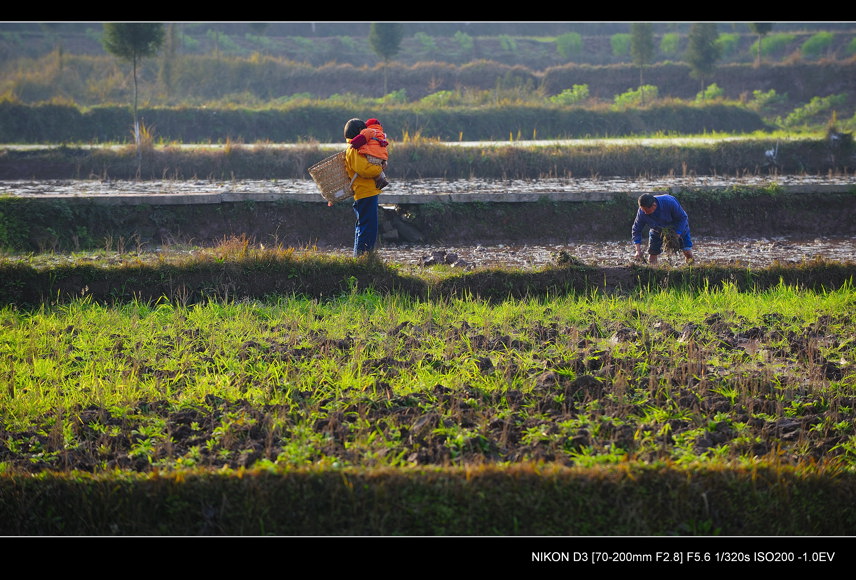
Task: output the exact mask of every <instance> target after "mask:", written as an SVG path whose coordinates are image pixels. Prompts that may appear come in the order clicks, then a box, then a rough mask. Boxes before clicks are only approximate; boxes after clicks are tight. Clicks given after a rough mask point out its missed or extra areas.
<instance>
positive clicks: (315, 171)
mask: <svg viewBox="0 0 856 580" xmlns="http://www.w3.org/2000/svg"><path fill="white" fill-rule="evenodd" d="M309 175H311V176H312V179H313V181H315V184H316V185H317V186H318V189H320V190H321V196H322V197H323V198H324V199H326V200H327V201H329V202H331V203H336V202H337V201H342V200H344V199H348V198H351V197H354V191H353V190H352V189H351V182H352V180H351V178H350V177H348V172H347V171H346V170H345V152H344V151H340V152H339V153H336V154H335V155H331V156H330V157H327V158H326V159H322V160H321V161H319V162H318V163H316V164H315V165H313V166H312V167H310V168H309Z"/></svg>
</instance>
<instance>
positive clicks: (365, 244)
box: [345, 119, 386, 257]
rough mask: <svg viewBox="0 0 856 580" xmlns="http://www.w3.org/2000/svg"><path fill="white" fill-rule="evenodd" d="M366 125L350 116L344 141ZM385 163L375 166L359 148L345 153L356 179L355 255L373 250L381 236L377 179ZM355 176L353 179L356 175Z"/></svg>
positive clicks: (353, 186) (349, 167)
mask: <svg viewBox="0 0 856 580" xmlns="http://www.w3.org/2000/svg"><path fill="white" fill-rule="evenodd" d="M365 128H366V124H365V122H363V121H361V120H360V119H351V120H350V121H348V122H347V123H345V140H346V141H347V142H348V143H350V142H351V139H353V138H354V137H356V136H357V135H359V134H360V131H362V130H363V129H365ZM385 165H386V163H384V164H383V165H375V164H374V163H371V162H369V160H368V159H366V156H365V155H360V153H359V151H358V150H357V149H354V148H353V147H348V149H347V152H346V153H345V169H346V170H347V171H348V177H350V178H351V179H353V183H352V184H351V189H353V190H354V214H356V216H357V223H356V227H355V229H354V257H357V256H360V255H361V254H365V253H367V252H372V251H374V247H375V243H377V235H378V203H377V202H378V195H380V189H378V187H377V184H376V183H375V179H376V178H377V177H378V176H379V175H380V174H381V173H382V172H383V169H384V167H385ZM355 173H356V174H357V175H356V179H354V174H355Z"/></svg>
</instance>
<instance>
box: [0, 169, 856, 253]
mask: <svg viewBox="0 0 856 580" xmlns="http://www.w3.org/2000/svg"><path fill="white" fill-rule="evenodd" d="M771 183H775V184H777V185H780V186H783V187H784V186H786V187H804V188H811V187H815V186H816V187H819V188H822V187H824V186H849V185H854V184H856V179H854V178H853V177H849V176H839V177H833V176H808V175H803V176H788V175H781V176H775V177H774V178H771V177H770V176H754V177H752V176H750V177H743V178H721V177H711V176H696V177H692V178H681V177H671V178H668V179H622V178H609V179H541V180H480V179H459V180H443V179H424V180H417V181H401V182H394V183H392V184H391V185H390V186H389V188H387V189H386V190H384V194H399V195H400V194H408V195H413V196H417V197H418V196H420V195H432V194H438V193H449V194H458V195H464V196H465V195H467V194H485V193H487V194H501V193H503V192H505V193H508V194H516V193H530V194H531V193H535V194H543V193H548V192H561V193H574V192H576V193H580V194H586V193H590V192H603V191H622V192H629V193H631V194H635V193H636V192H638V193H642V192H646V191H654V190H656V188H662V187H664V186H667V185H668V186H670V187H673V188H675V187H677V188H681V187H736V186H745V187H763V186H765V185H769V184H771ZM0 192H2V193H4V194H7V195H13V196H21V197H37V198H41V199H51V198H53V199H61V198H70V197H71V198H81V197H82V198H99V197H101V198H103V197H110V196H113V195H126V196H127V195H132V196H133V195H146V196H151V198H152V199H157V198H159V197H160V196H167V195H187V194H202V193H206V194H214V195H217V194H228V193H231V194H237V195H240V194H251V193H260V192H269V193H274V194H296V195H305V196H310V199H315V197H314V196H315V195H316V194H318V191H317V188H316V186H315V185H314V183H313V182H312V181H311V180H308V179H302V180H300V179H296V180H279V181H274V182H272V181H231V182H212V181H204V180H187V181H98V180H44V181H6V182H0ZM319 198H320V195H319ZM387 199H390V197H387ZM319 205H321V204H319ZM341 205H342V206H343V207H342V208H337V211H338V212H339V213H336V212H334V211H325V210H326V208H325V210H320V211H319V210H314V211H310V212H306V213H302V214H301V215H299V216H294V217H292V218H291V219H290V220H289V217H288V216H287V215H285V216H284V215H281V214H282V213H284V212H276V213H275V214H273V213H271V214H268V213H265V212H256V213H254V214H252V215H247V216H244V217H240V216H236V215H234V214H233V215H232V216H231V217H227V218H226V219H225V220H224V217H223V215H221V214H225V213H227V212H220V211H219V209H218V210H217V214H216V215H215V216H213V218H212V219H211V220H210V222H209V223H202V222H204V218H200V217H199V216H194V220H195V224H194V227H195V228H196V229H195V230H193V231H179V229H178V228H171V227H170V226H166V227H160V229H159V231H158V232H152V233H151V235H150V236H148V238H146V237H145V236H144V241H145V244H144V247H145V249H148V250H161V249H163V248H165V247H167V246H169V244H170V242H172V243H173V245H174V243H175V242H184V243H187V242H191V243H203V244H211V243H214V242H216V240H221V239H223V238H224V237H228V236H229V235H247V236H248V237H250V238H251V239H252V240H253V241H256V242H260V243H270V240H271V239H273V237H272V234H271V232H276V234H275V235H276V236H277V239H278V240H279V242H284V243H286V244H287V245H293V246H294V247H302V246H305V245H311V246H312V247H313V249H314V250H315V251H321V252H325V253H333V254H341V255H350V254H351V236H352V233H351V232H352V230H351V227H352V225H351V224H352V214H351V213H350V210H349V208H347V207H344V206H346V205H348V204H345V203H343V204H341ZM414 207H416V206H414ZM215 209H217V208H215ZM630 210H632V208H630ZM765 211H767V212H769V211H770V210H769V209H766V210H765ZM848 212H849V213H848ZM527 215H529V214H527ZM622 215H623V214H622ZM823 215H826V218H824V217H823V216H821V217H819V218H818V217H813V218H812V220H813V221H811V223H801V222H800V219H799V218H798V217H794V218H791V217H790V216H789V217H788V220H789V223H784V224H781V225H780V224H778V223H770V222H778V221H781V219H782V216H781V215H770V216H768V218H767V220H766V221H764V220H758V221H757V222H753V221H752V220H751V219H750V220H748V223H751V224H752V226H753V229H752V231H749V230H748V229H746V228H745V226H739V227H737V228H731V231H727V229H725V230H723V229H721V228H720V229H711V228H710V225H709V223H710V222H713V221H715V220H708V219H707V218H708V216H704V215H702V216H699V215H690V224H691V227H692V229H693V232H694V236H693V238H694V242H695V255H696V262H697V263H699V264H704V263H708V264H717V265H731V266H747V267H753V268H759V267H765V266H769V265H771V264H774V263H777V262H779V263H800V262H803V261H806V260H812V259H816V258H825V259H828V260H834V261H852V260H854V259H856V236H853V235H851V232H852V231H853V226H852V225H848V224H847V223H842V222H843V221H846V222H850V218H851V216H852V209H850V208H847V209H846V210H843V211H841V212H837V211H836V210H835V208H834V207H833V208H832V209H831V210H827V214H823ZM331 216H333V217H331ZM149 217H150V216H148V215H147V216H145V220H147V221H150V220H149ZM525 219H526V218H524V220H525ZM532 219H534V220H537V223H533V224H525V225H524V226H523V227H518V228H517V230H516V231H513V232H512V231H510V230H508V228H506V231H507V233H508V239H503V237H502V236H503V234H500V235H494V234H492V233H490V232H489V231H488V229H487V228H486V227H485V226H484V224H478V225H476V224H474V225H473V227H472V229H471V230H469V229H468V226H467V224H466V222H465V221H464V222H461V221H458V222H456V224H455V225H454V228H455V231H454V232H448V231H447V232H443V233H442V235H440V236H438V235H436V234H437V232H433V234H434V235H433V236H426V238H430V239H434V240H435V241H433V242H424V243H423V242H418V241H417V242H414V241H408V240H406V239H404V238H403V237H402V236H398V235H396V236H395V237H391V236H388V235H385V233H384V231H383V227H382V235H381V239H380V241H379V245H378V253H379V255H380V257H381V258H382V259H383V260H384V261H387V262H394V263H400V264H405V265H409V266H428V265H432V264H446V265H449V266H453V267H458V268H465V269H473V268H478V267H500V266H502V267H516V268H535V267H540V266H545V265H549V264H553V263H555V262H556V261H557V260H561V259H567V258H568V257H572V258H574V259H576V260H579V261H581V262H583V263H585V264H588V265H592V266H612V267H615V266H624V265H629V264H630V263H631V257H632V254H633V246H632V244H631V243H630V240H629V231H628V232H627V234H628V235H627V236H626V238H625V237H619V235H613V236H611V237H610V239H606V240H604V239H600V240H595V239H587V236H586V235H585V233H583V234H582V235H581V234H580V231H579V230H577V231H570V230H568V227H569V225H570V224H568V223H567V221H566V218H563V217H562V216H556V219H555V221H552V217H551V216H550V215H549V214H547V213H545V212H544V211H543V210H542V211H541V213H539V214H538V215H536V216H534V217H533V218H532ZM592 219H593V220H594V219H598V218H597V217H592ZM631 219H632V215H628V225H627V227H626V228H624V224H622V228H619V229H618V232H623V231H624V229H628V230H629V220H631ZM824 219H828V220H829V225H831V226H834V227H827V224H825V223H824V221H823V220H824ZM563 220H565V221H563ZM702 220H707V222H708V228H707V230H704V229H702V228H701V227H699V222H701V221H702ZM383 221H384V220H383V216H382V226H387V230H389V226H388V224H384V223H383ZM227 222H228V223H227ZM268 222H270V223H268ZM836 222H837V223H836ZM462 224H463V225H462ZM149 225H150V224H149ZM754 226H757V228H756V227H754ZM182 227H184V228H186V227H187V226H186V225H184V224H183V225H182ZM735 229H737V231H741V233H742V235H739V236H731V235H730V234H731V233H732V231H734V230H735ZM563 230H564V231H566V232H568V235H566V236H565V237H564V238H562V237H561V236H560V235H559V236H557V237H556V238H555V239H553V240H550V242H551V243H546V237H545V235H544V232H545V231H546V232H563ZM743 230H745V231H743ZM527 231H529V232H531V234H532V235H531V237H529V236H528V235H527ZM319 232H320V233H321V236H320V237H319ZM830 232H831V233H830ZM387 233H388V232H387ZM393 233H395V232H393ZM706 233H711V234H713V235H706ZM486 234H491V235H486ZM285 235H287V236H291V237H280V236H285ZM438 238H440V239H442V240H444V241H443V242H437V241H436V239H438ZM128 239H130V236H129V237H128ZM665 257H666V258H667V259H666V260H663V261H661V264H664V265H666V266H669V265H671V266H678V265H681V263H682V258H681V257H678V256H675V257H670V256H665Z"/></svg>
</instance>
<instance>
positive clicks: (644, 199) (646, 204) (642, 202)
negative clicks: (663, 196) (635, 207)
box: [639, 193, 657, 214]
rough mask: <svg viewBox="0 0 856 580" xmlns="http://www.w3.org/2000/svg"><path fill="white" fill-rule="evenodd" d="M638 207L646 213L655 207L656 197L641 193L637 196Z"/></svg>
mask: <svg viewBox="0 0 856 580" xmlns="http://www.w3.org/2000/svg"><path fill="white" fill-rule="evenodd" d="M639 208H640V209H641V210H642V211H643V212H645V213H646V214H648V213H651V212H652V211H654V210H655V209H657V198H656V197H654V196H653V195H651V194H650V193H643V194H642V195H640V196H639Z"/></svg>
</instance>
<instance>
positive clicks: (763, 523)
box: [0, 255, 856, 535]
mask: <svg viewBox="0 0 856 580" xmlns="http://www.w3.org/2000/svg"><path fill="white" fill-rule="evenodd" d="M221 259H223V260H227V261H228V260H229V258H228V256H225V255H224V256H221ZM305 262H312V264H311V265H309V264H305V263H304V264H303V267H304V268H307V269H306V270H300V269H298V268H294V267H291V268H290V269H284V270H282V271H280V272H281V273H282V274H283V275H285V273H286V272H289V271H290V272H292V275H294V276H296V277H300V276H305V275H306V274H307V272H313V274H312V275H313V276H314V277H315V278H317V279H326V280H328V281H333V280H336V283H335V284H334V285H331V286H330V288H329V289H328V290H327V291H326V292H318V289H317V288H316V292H315V293H299V292H297V293H285V294H283V293H280V294H271V295H269V296H266V297H255V298H250V297H247V296H246V295H241V293H239V292H235V290H234V289H233V290H232V292H233V293H232V295H231V296H228V295H225V294H223V293H220V294H219V295H216V296H215V294H216V293H212V294H211V295H210V296H209V298H207V299H204V298H202V299H200V298H199V297H196V298H194V299H192V300H184V301H182V300H180V299H177V298H175V297H173V298H170V297H167V296H163V297H161V298H160V299H151V300H143V299H137V300H134V299H117V298H116V296H115V295H114V297H113V298H112V299H111V298H110V297H109V296H105V295H99V296H94V295H92V294H90V293H89V287H88V285H85V284H82V282H81V286H80V293H79V295H78V296H77V297H69V296H68V295H63V296H59V295H57V296H56V299H54V300H48V301H46V302H43V303H42V304H41V305H31V306H29V307H23V306H13V305H7V306H4V307H3V308H2V310H0V347H2V350H0V368H2V374H0V408H2V421H0V470H2V478H0V515H3V516H4V517H2V518H0V521H4V522H5V523H4V524H3V525H2V533H6V534H10V535H20V534H60V535H64V534H84V535H90V534H96V535H103V534H106V535H127V534H131V535H153V534H154V535H160V534H166V535H172V534H182V535H183V534H190V535H195V534H202V535H212V534H213V535H222V534H230V535H263V534H277V535H281V534H284V535H528V534H535V535H589V534H594V535H753V534H762V535H840V534H847V533H849V532H852V530H853V529H854V524H856V512H854V510H853V508H852V506H853V505H854V503H853V501H852V500H853V498H854V493H856V492H854V489H856V488H854V483H856V479H854V465H856V427H855V426H854V421H853V408H854V405H856V392H854V386H856V372H854V366H853V365H854V361H856V342H855V341H854V339H853V336H854V335H856V324H854V318H853V314H852V313H853V310H854V303H856V292H854V290H853V286H852V280H851V281H849V282H846V283H844V284H839V285H837V286H836V287H832V286H830V287H829V288H828V289H825V288H823V287H821V288H819V289H818V288H815V289H807V288H806V287H804V286H801V285H800V284H799V283H798V282H797V283H786V282H784V281H782V282H780V283H779V284H768V285H767V286H764V287H760V286H759V287H757V288H756V289H755V290H752V289H746V288H745V285H744V284H740V285H738V284H737V283H736V282H734V281H729V280H728V279H725V280H722V279H719V280H716V281H711V280H713V277H712V276H711V277H710V278H709V279H708V278H706V277H705V276H704V272H703V271H702V274H701V275H699V276H698V277H697V278H695V281H694V283H692V284H681V283H677V282H673V283H672V284H671V285H667V284H658V283H653V284H651V285H649V286H647V287H646V286H638V287H636V288H635V289H632V290H625V291H618V292H607V291H604V290H602V289H597V288H595V287H592V288H591V289H590V290H573V289H572V287H573V284H569V285H568V286H569V288H566V291H563V292H558V291H552V292H551V291H546V292H544V291H542V292H531V291H530V292H529V294H528V295H519V296H517V297H514V296H512V295H511V294H509V295H508V296H507V297H506V298H502V297H501V296H502V293H501V292H500V289H499V288H495V289H494V290H493V291H488V290H487V289H486V288H485V285H486V284H487V283H488V282H487V281H488V280H491V281H492V283H493V284H497V285H499V286H504V287H506V289H508V288H507V285H508V283H509V280H511V279H512V277H511V275H512V274H513V275H515V276H522V277H527V276H528V277H530V278H533V279H534V278H537V276H538V275H543V272H540V273H539V272H529V273H526V272H517V273H510V272H506V273H505V274H506V275H507V276H506V275H503V274H502V273H499V272H494V273H492V274H491V275H487V274H490V273H486V272H473V273H469V274H464V275H458V274H455V275H452V274H450V273H449V272H448V271H444V270H443V269H442V268H439V269H435V270H432V271H431V272H429V273H427V274H426V276H428V277H431V278H432V284H431V285H429V286H428V288H429V290H428V292H427V293H416V294H414V293H408V292H406V291H401V289H402V287H403V285H401V284H399V285H395V284H383V283H381V284H372V280H373V278H374V279H380V278H382V277H383V276H384V275H389V273H388V272H387V273H386V274H384V272H385V269H384V267H380V266H378V265H377V264H372V263H370V261H369V262H366V261H363V262H360V261H355V260H352V259H337V260H329V259H328V260H326V261H325V260H321V261H320V262H319V261H317V260H316V261H314V262H313V259H312V258H307V259H305ZM221 266H223V267H227V266H228V264H226V265H224V264H221ZM343 266H344V267H345V269H344V270H343V269H342V268H343ZM231 267H232V268H234V267H238V266H236V265H235V264H233V265H232V266H231ZM240 267H241V268H249V269H250V270H253V268H254V266H253V262H252V260H250V261H249V262H245V263H243V264H241V265H240ZM267 267H268V268H269V267H270V264H269V263H268V266H267ZM57 268H58V269H57V271H56V273H57V275H63V276H67V275H68V272H65V273H64V274H60V269H59V268H61V267H59V266H58V267H57ZM115 268H122V266H121V265H116V266H115ZM347 268H352V270H348V269H347ZM386 268H387V269H391V270H393V271H394V270H395V269H396V268H395V266H387V267H386ZM220 271H221V272H223V271H225V270H220ZM325 271H327V273H326V274H325ZM349 272H350V273H349ZM574 272H575V268H574V267H573V266H571V267H569V268H567V269H565V270H562V269H558V270H556V269H554V270H553V275H556V276H560V275H561V276H565V277H567V278H570V277H572V276H573V275H574ZM197 274H198V272H197ZM444 278H446V279H448V280H450V283H449V286H447V287H446V288H447V291H446V292H445V293H444V292H440V291H439V289H441V288H444V286H443V284H442V282H443V279H444ZM782 279H783V280H784V278H782ZM176 280H177V279H176ZM661 280H662V279H661ZM139 282H143V283H144V281H138V283H139ZM222 283H223V279H222V278H221V279H219V280H218V279H217V278H211V279H209V280H208V284H209V286H210V287H211V288H216V287H217V286H218V284H222ZM468 284H471V285H472V288H473V290H474V291H472V292H468V290H467V287H468ZM530 284H531V283H530ZM448 287H454V292H448ZM536 287H537V285H530V286H529V288H530V290H531V289H532V288H536ZM552 287H553V288H557V286H552ZM476 288H478V290H477V291H475V290H476ZM432 289H436V290H437V293H436V294H434V293H433V292H432ZM226 294H228V293H226ZM176 296H178V295H176ZM485 296H487V297H489V298H486V297H485ZM355 486H357V488H359V489H360V490H362V491H361V492H360V493H354V491H353V490H354V488H355ZM700 489H702V490H704V494H705V497H706V498H707V499H706V500H705V501H706V502H712V503H713V505H712V506H711V505H710V503H708V504H707V505H706V507H704V506H701V505H700V504H699V502H698V494H699V491H700ZM348 490H350V491H348ZM343 493H345V494H346V495H345V496H343V495H342V494H343ZM224 497H229V498H231V499H230V501H229V502H227V503H228V504H229V505H228V506H227V505H226V504H224V503H223V501H222V499H221V500H218V499H217V498H224ZM332 498H340V499H339V500H337V501H335V500H332ZM571 498H573V500H571ZM331 500H332V501H331ZM305 502H310V504H311V505H312V506H313V507H312V509H311V510H310V509H309V508H308V507H298V505H304V506H306V505H310V504H305ZM214 505H218V506H220V507H218V508H216V509H215V512H216V513H217V516H216V518H214V519H215V520H216V525H214V523H212V521H210V520H211V517H214V516H210V517H207V516H206V517H207V518H208V519H206V517H203V516H204V513H207V512H205V510H206V509H208V508H205V507H204V506H214ZM249 505H252V506H253V507H252V508H249V507H248V506H249ZM464 505H466V506H467V507H464ZM164 506H172V507H170V508H169V509H167V510H166V512H165V511H164ZM200 506H203V507H200ZM242 506H243V507H242ZM401 506H407V509H402V507H401ZM212 509H214V508H212ZM475 512H477V513H478V516H477V517H476V516H475V515H474V513H475Z"/></svg>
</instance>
